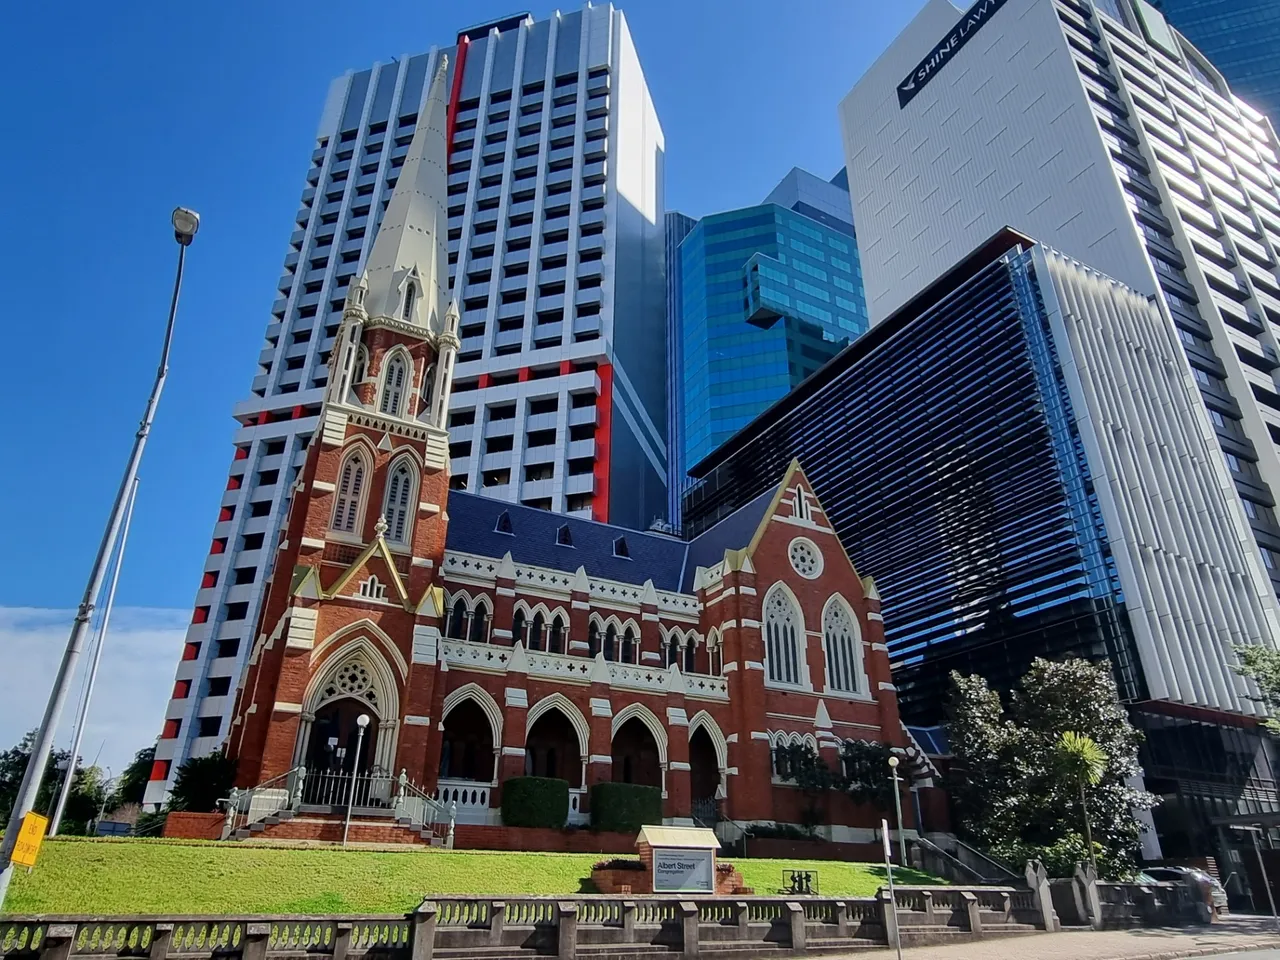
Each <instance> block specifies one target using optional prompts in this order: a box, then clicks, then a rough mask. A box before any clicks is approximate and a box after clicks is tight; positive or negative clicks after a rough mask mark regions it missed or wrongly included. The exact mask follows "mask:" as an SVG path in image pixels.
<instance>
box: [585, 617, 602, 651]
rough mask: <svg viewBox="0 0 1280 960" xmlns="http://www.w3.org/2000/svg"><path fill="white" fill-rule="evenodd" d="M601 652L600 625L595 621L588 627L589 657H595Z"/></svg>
mask: <svg viewBox="0 0 1280 960" xmlns="http://www.w3.org/2000/svg"><path fill="white" fill-rule="evenodd" d="M599 652H600V625H599V624H597V623H596V622H595V621H594V620H593V621H591V623H590V624H588V625H587V656H589V657H594V656H595V655H596V654H597V653H599Z"/></svg>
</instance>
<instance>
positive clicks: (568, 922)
mask: <svg viewBox="0 0 1280 960" xmlns="http://www.w3.org/2000/svg"><path fill="white" fill-rule="evenodd" d="M556 914H557V920H558V922H557V928H558V929H557V931H556V951H557V952H556V955H557V956H558V957H559V960H575V958H576V957H577V956H578V905H577V904H576V903H574V902H573V901H572V900H561V901H560V902H559V903H557V904H556ZM414 960H418V958H417V957H414Z"/></svg>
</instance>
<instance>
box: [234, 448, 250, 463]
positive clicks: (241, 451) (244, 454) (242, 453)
mask: <svg viewBox="0 0 1280 960" xmlns="http://www.w3.org/2000/svg"><path fill="white" fill-rule="evenodd" d="M235 459H237V460H248V459H249V448H248V447H236V456H235Z"/></svg>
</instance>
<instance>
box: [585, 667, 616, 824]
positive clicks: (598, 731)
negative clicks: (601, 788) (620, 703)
mask: <svg viewBox="0 0 1280 960" xmlns="http://www.w3.org/2000/svg"><path fill="white" fill-rule="evenodd" d="M602 664H603V661H599V662H598V663H597V666H601V667H602ZM596 673H597V675H599V676H600V677H602V678H605V677H606V675H605V674H604V671H603V669H599V670H597V671H596ZM590 689H591V693H590V696H591V701H590V707H591V709H590V712H589V713H588V714H587V723H588V724H589V725H590V727H591V735H590V738H589V741H588V742H589V745H590V753H589V755H588V757H587V783H586V786H587V797H588V803H590V796H591V786H592V784H596V783H608V782H609V781H611V780H612V779H613V763H612V757H613V705H612V701H611V700H610V699H609V684H608V683H607V682H601V681H598V680H597V679H596V677H594V676H593V677H592V684H591V688H590ZM605 758H609V759H605Z"/></svg>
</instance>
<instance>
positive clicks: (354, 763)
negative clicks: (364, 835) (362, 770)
mask: <svg viewBox="0 0 1280 960" xmlns="http://www.w3.org/2000/svg"><path fill="white" fill-rule="evenodd" d="M356 726H357V727H359V730H357V731H356V752H355V755H354V756H353V757H352V758H351V789H350V790H348V791H347V822H346V823H345V824H343V826H342V845H343V846H344V847H345V846H346V845H347V834H348V833H350V832H351V807H352V805H353V804H354V803H355V800H356V768H357V767H359V766H360V748H361V747H362V746H364V730H365V727H367V726H369V715H368V714H367V713H362V714H360V716H358V717H356Z"/></svg>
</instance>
